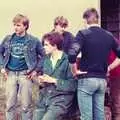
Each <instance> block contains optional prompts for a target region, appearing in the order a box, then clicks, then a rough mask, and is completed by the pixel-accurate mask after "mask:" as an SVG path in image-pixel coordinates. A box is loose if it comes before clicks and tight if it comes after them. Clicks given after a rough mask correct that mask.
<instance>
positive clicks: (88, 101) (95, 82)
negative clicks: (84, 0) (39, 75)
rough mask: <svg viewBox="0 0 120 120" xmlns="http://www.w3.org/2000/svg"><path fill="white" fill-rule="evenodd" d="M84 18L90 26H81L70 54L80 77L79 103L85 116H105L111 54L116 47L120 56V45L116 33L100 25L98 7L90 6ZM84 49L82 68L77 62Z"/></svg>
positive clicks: (89, 119) (96, 119)
mask: <svg viewBox="0 0 120 120" xmlns="http://www.w3.org/2000/svg"><path fill="white" fill-rule="evenodd" d="M83 18H84V20H85V22H86V23H87V28H86V29H84V30H80V31H79V32H78V33H77V35H76V37H75V41H74V43H73V44H72V46H71V48H70V50H69V52H68V58H69V62H70V63H71V66H72V71H73V73H74V75H76V76H77V77H78V87H77V91H78V103H79V108H80V112H81V120H104V118H105V116H104V96H105V89H106V84H107V83H106V73H107V67H108V64H107V62H108V57H109V54H110V52H111V50H113V51H114V52H115V54H116V55H117V56H118V57H120V46H119V44H118V43H117V41H116V40H115V39H114V37H113V35H112V34H111V33H109V32H108V31H106V30H104V29H102V28H101V27H100V26H99V15H98V12H97V10H96V9H94V8H90V9H87V10H86V11H85V12H84V14H83ZM80 51H81V53H82V56H81V59H80V64H79V66H80V70H79V71H78V70H77V68H76V65H75V62H76V57H77V55H78V53H79V52H80Z"/></svg>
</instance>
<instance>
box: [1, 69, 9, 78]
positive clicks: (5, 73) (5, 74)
mask: <svg viewBox="0 0 120 120" xmlns="http://www.w3.org/2000/svg"><path fill="white" fill-rule="evenodd" d="M1 74H2V75H3V77H4V78H5V80H7V78H8V73H7V72H6V70H5V69H4V68H2V69H1Z"/></svg>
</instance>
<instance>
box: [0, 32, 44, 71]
mask: <svg viewBox="0 0 120 120" xmlns="http://www.w3.org/2000/svg"><path fill="white" fill-rule="evenodd" d="M14 35H15V33H14V34H13V35H8V36H6V37H5V38H4V40H3V42H2V43H1V45H0V67H1V68H6V65H7V64H8V61H9V58H10V52H11V40H12V38H13V37H14ZM44 54H45V52H44V49H43V47H42V44H41V42H40V41H39V40H38V39H37V38H36V37H34V36H32V35H30V34H26V35H25V46H24V55H25V61H26V64H27V66H28V70H29V71H30V72H32V71H33V70H35V71H37V72H42V71H41V69H42V65H43V61H44V59H43V58H44Z"/></svg>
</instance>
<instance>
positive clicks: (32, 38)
mask: <svg viewBox="0 0 120 120" xmlns="http://www.w3.org/2000/svg"><path fill="white" fill-rule="evenodd" d="M26 37H27V38H28V39H29V40H34V41H39V38H38V37H35V36H33V35H31V34H27V35H26Z"/></svg>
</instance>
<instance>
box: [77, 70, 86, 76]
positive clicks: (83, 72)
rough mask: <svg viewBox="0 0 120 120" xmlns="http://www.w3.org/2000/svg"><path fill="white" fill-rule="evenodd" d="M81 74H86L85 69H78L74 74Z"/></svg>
mask: <svg viewBox="0 0 120 120" xmlns="http://www.w3.org/2000/svg"><path fill="white" fill-rule="evenodd" d="M81 74H87V71H80V70H77V71H76V75H81Z"/></svg>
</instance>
